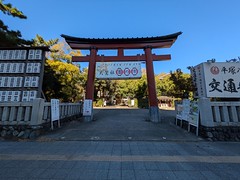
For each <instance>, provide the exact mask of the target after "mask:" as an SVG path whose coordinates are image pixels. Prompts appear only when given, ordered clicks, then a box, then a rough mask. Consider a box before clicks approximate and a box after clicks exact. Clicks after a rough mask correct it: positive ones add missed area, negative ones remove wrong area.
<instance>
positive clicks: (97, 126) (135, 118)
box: [38, 108, 203, 142]
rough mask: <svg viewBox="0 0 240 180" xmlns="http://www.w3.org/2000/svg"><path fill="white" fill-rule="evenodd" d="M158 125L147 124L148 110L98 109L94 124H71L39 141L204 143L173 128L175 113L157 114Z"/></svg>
mask: <svg viewBox="0 0 240 180" xmlns="http://www.w3.org/2000/svg"><path fill="white" fill-rule="evenodd" d="M160 114H161V123H152V122H149V121H148V109H134V108H129V109H127V108H124V109H119V108H98V109H94V121H92V122H83V121H82V119H79V120H76V121H72V122H70V123H68V124H67V125H66V126H64V127H62V128H60V129H57V130H54V131H53V132H50V133H48V134H45V135H42V136H40V137H39V138H38V140H39V141H55V140H64V141H82V140H83V141H88V140H93V141H94V140H95V141H96V140H104V141H112V140H114V141H116V140H117V141H123V140H128V141H131V140H133V141H181V142H182V141H203V139H202V138H199V137H197V136H195V134H193V133H189V132H187V131H186V130H184V129H181V128H180V127H178V126H176V125H175V124H174V120H175V111H174V110H160Z"/></svg>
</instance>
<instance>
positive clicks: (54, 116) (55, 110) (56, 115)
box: [51, 99, 60, 121]
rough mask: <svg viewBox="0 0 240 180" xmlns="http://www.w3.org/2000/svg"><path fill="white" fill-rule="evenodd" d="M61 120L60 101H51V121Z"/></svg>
mask: <svg viewBox="0 0 240 180" xmlns="http://www.w3.org/2000/svg"><path fill="white" fill-rule="evenodd" d="M59 119H60V108H59V100H58V99H51V120H52V121H56V120H59Z"/></svg>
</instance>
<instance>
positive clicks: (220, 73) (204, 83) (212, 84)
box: [191, 62, 240, 98]
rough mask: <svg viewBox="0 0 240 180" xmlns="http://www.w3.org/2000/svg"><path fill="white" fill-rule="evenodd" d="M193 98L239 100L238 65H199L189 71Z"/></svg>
mask: <svg viewBox="0 0 240 180" xmlns="http://www.w3.org/2000/svg"><path fill="white" fill-rule="evenodd" d="M191 74H192V77H193V81H194V84H195V86H196V88H197V93H196V96H195V97H221V98H224V97H226V98H240V63H238V62H215V63H210V62H206V63H201V64H199V65H197V66H195V67H194V68H193V69H192V70H191Z"/></svg>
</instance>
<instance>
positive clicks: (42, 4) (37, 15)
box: [0, 0, 240, 74]
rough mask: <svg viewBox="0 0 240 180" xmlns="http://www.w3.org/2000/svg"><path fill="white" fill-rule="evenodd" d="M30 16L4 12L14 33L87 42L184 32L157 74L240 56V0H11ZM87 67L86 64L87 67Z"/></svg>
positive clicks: (164, 51)
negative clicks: (96, 39) (25, 18)
mask: <svg viewBox="0 0 240 180" xmlns="http://www.w3.org/2000/svg"><path fill="white" fill-rule="evenodd" d="M4 2H5V3H8V2H9V3H11V4H13V5H14V6H16V7H17V8H18V9H19V10H21V11H23V13H24V14H25V15H26V16H27V17H28V19H27V20H21V19H18V18H13V17H10V16H6V15H3V14H2V13H0V18H1V19H3V20H4V22H5V23H6V24H7V25H8V26H9V28H10V29H14V30H17V29H18V30H20V31H21V33H22V35H23V37H24V38H26V39H33V38H34V37H35V36H36V34H39V35H41V36H43V37H44V38H45V39H47V40H48V39H55V38H61V37H60V35H61V34H66V35H70V36H76V37H87V38H117V37H119V38H121V37H151V36H162V35H167V34H172V33H175V32H178V31H182V32H183V34H182V35H181V36H179V38H178V39H177V41H176V42H175V44H174V45H173V46H172V48H170V49H160V50H156V51H154V52H155V53H156V54H171V55H172V60H171V61H161V62H155V63H154V71H155V74H158V73H161V72H169V71H170V70H176V69H177V68H181V69H182V70H183V71H184V72H189V71H188V70H187V68H186V67H187V66H195V65H197V64H199V63H201V62H205V61H206V60H208V59H212V58H215V59H216V61H217V62H225V60H229V59H232V58H237V57H238V56H240V51H239V50H240V45H239V40H240V23H239V22H240V13H239V12H240V11H239V7H240V1H239V0H101V1H100V0H88V1H86V0H68V1H65V0H41V1H38V0H32V1H27V0H25V1H23V0H22V1H20V0H5V1H4ZM83 65H84V64H83Z"/></svg>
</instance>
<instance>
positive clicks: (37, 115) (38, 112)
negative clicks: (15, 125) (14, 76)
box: [30, 98, 45, 126]
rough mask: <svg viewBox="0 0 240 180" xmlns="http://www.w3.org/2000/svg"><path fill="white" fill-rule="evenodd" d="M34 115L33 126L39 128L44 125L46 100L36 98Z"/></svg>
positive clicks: (33, 107) (32, 116) (33, 108)
mask: <svg viewBox="0 0 240 180" xmlns="http://www.w3.org/2000/svg"><path fill="white" fill-rule="evenodd" d="M32 103H33V106H32V114H31V122H30V125H31V126H38V125H41V124H42V119H43V111H44V103H45V102H44V99H41V98H36V99H34V100H33V102H32Z"/></svg>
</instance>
